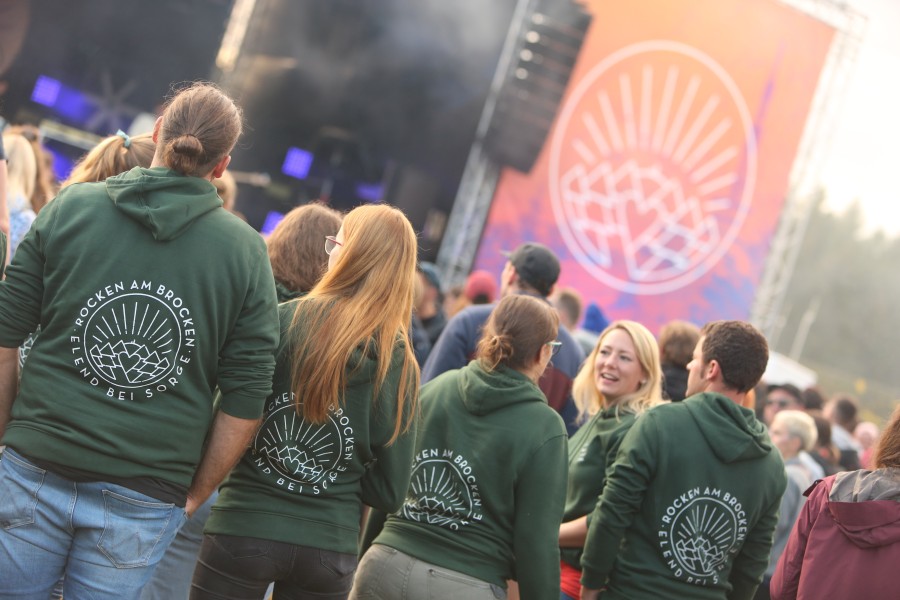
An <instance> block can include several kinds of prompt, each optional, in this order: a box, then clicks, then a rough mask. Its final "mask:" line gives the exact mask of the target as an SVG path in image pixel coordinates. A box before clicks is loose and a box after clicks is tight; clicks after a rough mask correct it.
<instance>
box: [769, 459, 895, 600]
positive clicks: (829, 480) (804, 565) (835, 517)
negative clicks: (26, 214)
mask: <svg viewBox="0 0 900 600" xmlns="http://www.w3.org/2000/svg"><path fill="white" fill-rule="evenodd" d="M805 495H806V496H807V497H808V498H809V499H808V500H807V501H806V504H805V505H804V507H803V510H802V511H801V513H800V518H799V519H798V520H797V525H796V526H795V527H794V530H793V531H792V532H791V537H790V539H789V540H788V543H787V547H786V548H785V550H784V554H782V555H781V560H780V561H779V562H778V566H777V567H776V569H775V574H774V575H773V576H772V583H771V587H770V593H771V596H772V598H773V600H787V599H793V598H797V599H800V600H803V599H817V600H818V599H820V598H828V599H829V600H842V599H847V600H858V599H860V598H872V599H878V598H898V597H900V579H898V568H900V567H898V565H900V469H877V470H875V471H862V470H861V471H850V472H845V473H838V474H837V475H832V476H831V477H826V478H825V479H822V480H819V481H817V482H816V483H814V484H813V485H812V487H810V488H809V489H808V490H807V491H806V494H805Z"/></svg>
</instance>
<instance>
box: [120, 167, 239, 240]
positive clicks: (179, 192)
mask: <svg viewBox="0 0 900 600" xmlns="http://www.w3.org/2000/svg"><path fill="white" fill-rule="evenodd" d="M106 193H107V194H109V197H110V199H111V200H112V201H113V204H115V205H116V208H118V209H119V210H120V211H122V212H123V213H125V214H126V215H128V216H129V217H130V218H132V219H134V220H135V221H137V222H138V223H140V224H141V225H143V226H144V227H146V228H147V229H149V230H150V232H151V233H152V234H153V238H154V239H155V240H158V241H168V240H173V239H175V238H177V237H178V236H180V235H181V234H182V233H184V232H185V231H187V230H188V229H189V228H190V226H191V225H192V224H193V223H194V221H196V220H197V219H198V218H200V217H202V216H203V215H205V214H206V213H208V212H209V211H211V210H214V209H216V208H219V207H220V206H222V200H221V199H219V196H218V195H217V194H216V188H215V186H213V184H212V183H210V182H209V181H207V180H206V179H201V178H199V177H187V176H184V175H181V174H180V173H177V172H176V171H172V170H170V169H167V168H165V167H154V168H152V169H144V168H141V167H135V168H134V169H132V170H130V171H127V172H125V173H122V174H121V175H116V176H114V177H110V178H109V179H107V180H106Z"/></svg>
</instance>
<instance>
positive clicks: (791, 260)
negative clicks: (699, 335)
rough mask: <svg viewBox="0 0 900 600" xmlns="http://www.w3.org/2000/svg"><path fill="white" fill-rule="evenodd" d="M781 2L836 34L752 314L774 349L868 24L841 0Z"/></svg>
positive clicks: (796, 159)
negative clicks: (812, 18)
mask: <svg viewBox="0 0 900 600" xmlns="http://www.w3.org/2000/svg"><path fill="white" fill-rule="evenodd" d="M781 1H782V2H783V3H784V4H787V5H788V6H792V7H794V8H796V9H797V10H800V11H803V12H804V13H806V14H808V15H810V16H812V17H814V18H816V19H819V20H820V21H822V22H823V23H825V24H827V25H829V26H831V27H833V28H834V29H835V37H834V40H833V41H832V43H831V48H830V49H829V51H828V56H827V57H826V59H825V65H824V66H823V68H822V74H821V76H820V77H819V85H818V87H817V89H816V93H815V95H814V96H813V102H812V108H811V109H810V112H809V116H808V117H807V120H806V126H805V127H804V130H803V137H802V138H801V139H800V145H799V147H798V150H797V157H796V158H795V159H794V165H793V167H792V168H791V175H790V180H789V184H788V190H787V194H786V198H785V203H784V209H783V210H782V213H781V218H780V220H779V224H778V229H777V231H776V233H775V236H774V238H773V239H772V247H771V250H770V251H769V255H768V258H767V259H766V267H765V270H764V271H763V276H762V280H761V281H760V283H759V286H758V287H757V291H756V300H755V302H754V303H753V310H752V313H751V317H750V320H751V321H752V322H753V323H754V324H755V325H756V326H757V327H759V328H760V330H761V331H762V332H763V333H764V334H765V335H766V337H767V338H768V339H769V344H770V346H771V347H772V348H775V347H776V346H777V343H778V338H779V337H780V334H781V330H782V329H783V327H784V325H785V322H786V315H784V314H783V310H782V309H783V305H784V298H785V295H786V293H787V289H788V286H790V284H791V278H792V277H793V274H794V268H795V267H796V264H797V256H798V255H799V253H800V248H801V246H802V244H803V238H804V236H805V235H806V227H807V225H808V224H809V220H810V217H811V216H812V210H813V208H814V204H815V196H816V192H817V190H818V187H819V181H820V179H819V177H820V174H821V170H822V167H823V166H824V164H825V160H826V158H827V156H828V152H829V149H830V148H831V139H832V135H833V133H834V125H835V122H836V120H837V119H838V117H839V115H840V110H841V107H842V106H843V101H844V98H845V96H846V90H847V84H848V83H849V81H850V78H851V75H852V73H853V68H854V67H855V65H856V60H857V57H858V54H859V48H860V44H861V42H862V39H863V35H864V33H865V29H866V18H865V17H864V16H863V15H861V14H860V13H858V12H856V11H855V10H853V9H852V8H850V7H849V6H847V4H846V2H844V1H841V0H781Z"/></svg>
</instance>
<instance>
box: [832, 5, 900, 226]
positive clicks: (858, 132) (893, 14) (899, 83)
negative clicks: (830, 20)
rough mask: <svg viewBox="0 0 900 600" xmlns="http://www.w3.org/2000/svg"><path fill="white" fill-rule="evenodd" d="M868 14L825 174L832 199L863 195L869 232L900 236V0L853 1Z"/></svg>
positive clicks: (844, 201) (843, 204)
mask: <svg viewBox="0 0 900 600" xmlns="http://www.w3.org/2000/svg"><path fill="white" fill-rule="evenodd" d="M848 4H849V5H850V6H851V7H852V8H854V9H855V10H856V11H857V12H859V13H861V14H862V15H864V16H866V17H868V22H867V25H866V29H865V34H864V38H863V41H862V44H861V46H860V51H859V56H858V59H857V62H856V65H855V67H854V68H853V72H852V74H851V78H850V81H849V82H848V86H847V92H846V95H845V96H844V98H843V102H842V106H841V109H840V112H839V114H838V118H837V121H836V123H835V126H834V130H833V135H832V136H831V149H830V151H828V152H827V154H826V158H825V161H824V164H823V168H822V171H821V175H820V181H821V183H822V184H823V185H824V186H825V190H826V194H827V198H828V204H827V206H828V207H829V208H830V209H831V210H833V211H835V212H838V213H840V212H843V211H844V210H846V209H847V207H848V206H849V205H850V204H851V202H853V200H854V199H859V200H860V202H861V204H862V207H863V210H864V214H865V218H866V229H867V232H872V231H875V230H878V229H881V230H883V231H884V232H885V233H888V234H890V235H900V183H898V180H897V179H898V178H897V174H898V172H900V35H898V30H900V0H849V1H848Z"/></svg>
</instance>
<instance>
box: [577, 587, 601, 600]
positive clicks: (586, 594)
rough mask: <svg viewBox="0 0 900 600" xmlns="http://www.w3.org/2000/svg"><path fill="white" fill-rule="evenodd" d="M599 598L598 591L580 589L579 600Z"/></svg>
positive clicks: (595, 599)
mask: <svg viewBox="0 0 900 600" xmlns="http://www.w3.org/2000/svg"><path fill="white" fill-rule="evenodd" d="M599 597H600V590H589V589H588V588H586V587H582V588H581V600H597V599H598V598H599Z"/></svg>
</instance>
